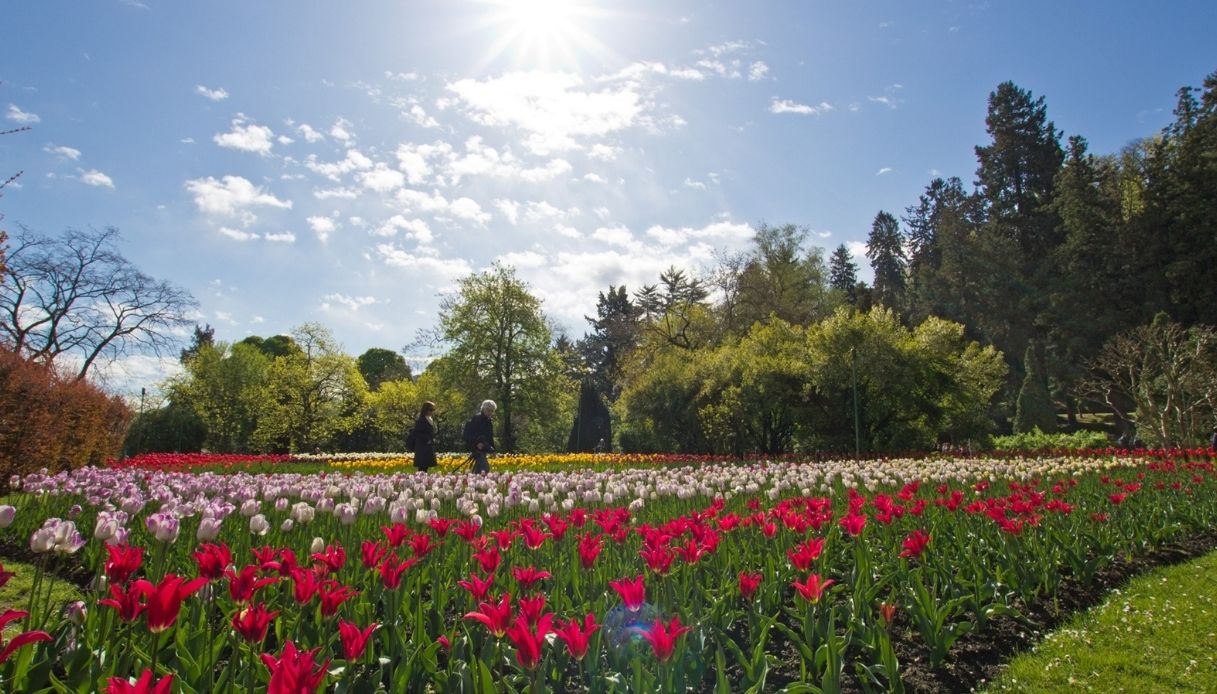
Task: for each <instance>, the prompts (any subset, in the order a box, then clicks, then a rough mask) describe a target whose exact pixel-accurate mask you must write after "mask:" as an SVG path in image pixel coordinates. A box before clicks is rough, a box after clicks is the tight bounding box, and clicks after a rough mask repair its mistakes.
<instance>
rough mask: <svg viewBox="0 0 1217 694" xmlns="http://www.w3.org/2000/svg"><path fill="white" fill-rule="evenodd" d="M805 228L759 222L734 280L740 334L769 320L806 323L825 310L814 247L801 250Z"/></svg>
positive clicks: (817, 252)
mask: <svg viewBox="0 0 1217 694" xmlns="http://www.w3.org/2000/svg"><path fill="white" fill-rule="evenodd" d="M809 233H810V232H809V230H808V229H807V227H799V226H795V225H794V224H785V225H782V226H769V225H767V224H762V225H761V226H760V228H759V229H757V230H756V235H755V236H754V237H753V239H752V249H751V251H750V252H749V253H748V255H747V256H746V260H745V263H744V266H743V269H742V270H741V272H740V275H739V280H738V287H739V290H738V297H737V300H738V305H739V309H738V311H739V319H740V326H739V327H740V330H741V331H742V332H746V331H747V330H749V329H750V328H751V327H752V324H753V323H754V322H756V321H762V322H763V321H767V320H769V319H770V317H771V316H772V317H774V318H777V319H778V320H784V321H786V322H788V323H796V324H799V325H806V324H807V323H810V322H813V321H816V320H819V319H820V318H821V317H823V316H824V315H825V314H826V313H827V311H828V301H827V297H826V293H827V292H826V289H827V288H826V286H825V281H824V274H825V273H824V261H823V258H822V257H821V252H820V249H818V248H814V247H813V248H806V245H807V237H808V235H809Z"/></svg>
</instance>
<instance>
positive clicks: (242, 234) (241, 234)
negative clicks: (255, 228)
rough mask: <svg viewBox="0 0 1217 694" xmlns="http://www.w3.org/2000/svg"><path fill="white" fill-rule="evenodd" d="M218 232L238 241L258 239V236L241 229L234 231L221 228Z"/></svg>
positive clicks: (229, 228) (228, 228)
mask: <svg viewBox="0 0 1217 694" xmlns="http://www.w3.org/2000/svg"><path fill="white" fill-rule="evenodd" d="M217 231H219V232H220V233H221V234H223V235H225V236H227V237H228V238H230V239H233V240H236V241H252V240H254V239H256V238H258V235H257V234H255V233H253V232H251V231H241V230H240V229H233V228H231V227H220V228H219V229H217Z"/></svg>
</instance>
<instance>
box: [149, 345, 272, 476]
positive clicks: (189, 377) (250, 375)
mask: <svg viewBox="0 0 1217 694" xmlns="http://www.w3.org/2000/svg"><path fill="white" fill-rule="evenodd" d="M270 366H271V359H270V358H269V357H267V356H266V355H264V354H263V353H262V352H261V351H259V350H258V349H257V348H255V347H253V346H252V345H250V344H248V343H246V342H238V343H237V344H235V345H231V346H230V345H227V344H224V343H223V342H219V343H215V344H210V345H207V344H205V345H201V346H200V347H199V348H198V350H197V351H196V353H195V355H194V357H193V358H191V359H190V360H189V361H187V362H186V363H185V367H186V372H185V374H184V375H183V376H182V377H181V378H179V379H176V380H174V381H171V382H170V386H169V388H168V392H169V400H170V402H171V403H175V404H176V403H182V404H185V405H187V406H189V407H190V408H192V409H193V410H194V412H195V414H196V415H197V416H198V418H199V419H200V420H202V423H203V426H204V430H205V431H206V436H205V438H204V441H203V444H204V445H205V446H206V447H207V449H208V450H212V451H217V452H220V453H239V452H244V451H248V450H251V449H252V448H253V437H254V432H255V431H257V429H258V427H259V424H260V419H261V417H262V416H264V414H265V413H266V412H267V411H268V409H269V407H270V402H269V393H268V392H267V378H268V372H269V370H270Z"/></svg>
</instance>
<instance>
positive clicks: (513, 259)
mask: <svg viewBox="0 0 1217 694" xmlns="http://www.w3.org/2000/svg"><path fill="white" fill-rule="evenodd" d="M495 260H496V261H498V262H500V263H502V264H504V265H509V266H511V267H514V268H516V269H520V270H532V269H536V268H541V267H545V263H546V260H545V256H543V255H541V254H540V253H537V252H536V251H513V252H511V253H504V254H503V255H500V256H499V257H498V258H496V259H495Z"/></svg>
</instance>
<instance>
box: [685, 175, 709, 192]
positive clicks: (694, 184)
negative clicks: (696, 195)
mask: <svg viewBox="0 0 1217 694" xmlns="http://www.w3.org/2000/svg"><path fill="white" fill-rule="evenodd" d="M685 187H686V188H695V189H697V190H705V189H706V184H705V183H702V182H701V181H695V180H693V179H692V178H689V177H687V176H686V177H685Z"/></svg>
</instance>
